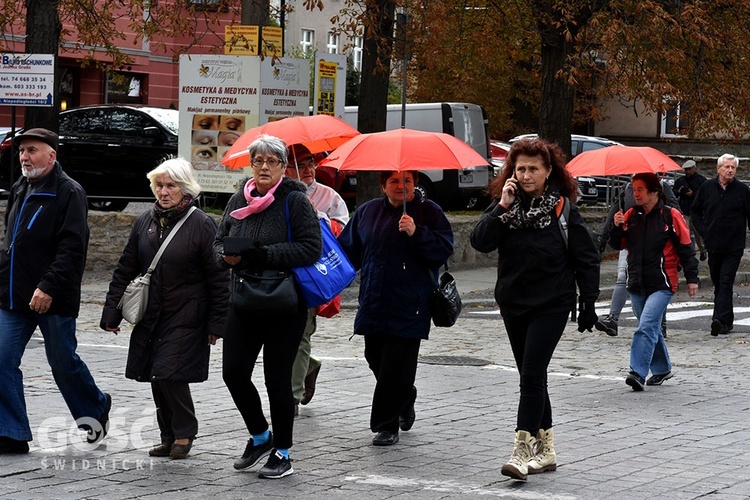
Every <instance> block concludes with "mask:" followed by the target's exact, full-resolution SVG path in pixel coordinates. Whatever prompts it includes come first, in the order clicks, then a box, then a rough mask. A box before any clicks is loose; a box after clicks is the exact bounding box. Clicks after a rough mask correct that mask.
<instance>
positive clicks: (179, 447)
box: [169, 437, 195, 460]
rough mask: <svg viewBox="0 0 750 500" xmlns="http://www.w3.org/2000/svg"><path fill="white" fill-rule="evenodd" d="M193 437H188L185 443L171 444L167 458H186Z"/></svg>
mask: <svg viewBox="0 0 750 500" xmlns="http://www.w3.org/2000/svg"><path fill="white" fill-rule="evenodd" d="M194 439H195V438H194V437H191V438H189V439H188V442H187V444H173V445H172V449H171V450H169V458H175V459H177V460H182V459H183V458H187V457H188V455H189V454H190V449H191V448H192V447H193V440H194Z"/></svg>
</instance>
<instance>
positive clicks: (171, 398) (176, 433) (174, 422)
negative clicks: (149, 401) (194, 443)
mask: <svg viewBox="0 0 750 500" xmlns="http://www.w3.org/2000/svg"><path fill="white" fill-rule="evenodd" d="M151 393H152V394H153V395H154V404H155V405H156V421H157V423H158V424H159V432H160V434H161V442H162V443H171V442H173V441H174V440H175V439H184V438H191V437H195V435H196V434H198V419H197V418H195V406H194V405H193V397H192V396H191V395H190V385H189V384H188V383H187V382H173V381H171V380H157V381H154V382H151Z"/></svg>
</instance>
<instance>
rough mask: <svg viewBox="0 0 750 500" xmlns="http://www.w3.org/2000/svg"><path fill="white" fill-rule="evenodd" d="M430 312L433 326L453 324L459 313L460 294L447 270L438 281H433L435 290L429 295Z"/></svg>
mask: <svg viewBox="0 0 750 500" xmlns="http://www.w3.org/2000/svg"><path fill="white" fill-rule="evenodd" d="M430 275H431V276H432V274H430ZM433 281H434V278H433ZM430 314H431V315H432V322H433V323H434V325H435V326H444V327H450V326H453V325H455V324H456V320H457V319H458V316H459V315H460V314H461V296H460V295H459V294H458V287H457V286H456V280H455V278H453V275H452V274H451V273H449V272H447V271H446V272H444V273H443V274H442V276H440V283H435V291H434V292H432V296H431V297H430Z"/></svg>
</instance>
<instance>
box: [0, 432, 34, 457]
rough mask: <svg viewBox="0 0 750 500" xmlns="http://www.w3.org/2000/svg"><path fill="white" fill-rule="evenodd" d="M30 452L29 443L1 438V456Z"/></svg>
mask: <svg viewBox="0 0 750 500" xmlns="http://www.w3.org/2000/svg"><path fill="white" fill-rule="evenodd" d="M28 452H29V443H28V442H27V441H19V440H17V439H12V438H9V437H5V436H0V455H10V454H19V455H22V454H24V453H28Z"/></svg>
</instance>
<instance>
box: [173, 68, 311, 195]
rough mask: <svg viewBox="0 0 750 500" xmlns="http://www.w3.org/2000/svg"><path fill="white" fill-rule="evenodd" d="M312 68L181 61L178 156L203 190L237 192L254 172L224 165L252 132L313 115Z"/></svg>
mask: <svg viewBox="0 0 750 500" xmlns="http://www.w3.org/2000/svg"><path fill="white" fill-rule="evenodd" d="M309 82H310V71H309V63H308V61H306V60H303V59H292V58H280V59H276V60H275V61H272V59H271V58H270V57H269V58H266V59H265V60H263V61H261V59H260V57H258V56H232V55H195V54H184V55H182V56H180V83H179V86H180V95H179V99H180V100H179V102H180V106H179V111H180V131H179V145H178V152H179V154H180V156H182V157H184V158H186V159H188V160H189V161H190V162H191V163H192V164H193V168H195V170H196V176H197V178H198V182H199V183H200V185H201V188H202V190H203V191H206V192H215V193H232V192H234V191H236V190H237V187H238V186H239V182H240V181H241V180H242V179H243V178H244V177H245V176H247V175H251V174H252V171H251V169H250V168H249V165H248V167H247V168H244V169H238V170H230V169H228V168H227V167H225V166H224V165H222V164H221V159H222V157H223V156H224V154H225V153H226V152H227V150H228V149H229V147H230V146H231V145H232V144H234V142H235V141H236V140H237V139H238V138H239V137H240V136H241V135H242V134H243V133H244V132H245V131H246V130H249V129H251V128H253V127H257V126H258V125H262V124H264V123H267V122H269V121H272V120H278V119H281V118H286V117H288V116H301V115H304V114H307V113H308V107H309V99H310V91H309V85H310V83H309Z"/></svg>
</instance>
